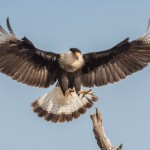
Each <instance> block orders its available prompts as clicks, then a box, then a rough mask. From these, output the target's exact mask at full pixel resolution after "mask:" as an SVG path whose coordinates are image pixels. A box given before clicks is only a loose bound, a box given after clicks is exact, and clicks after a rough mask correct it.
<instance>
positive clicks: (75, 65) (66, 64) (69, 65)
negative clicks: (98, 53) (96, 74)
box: [59, 51, 84, 72]
mask: <svg viewBox="0 0 150 150" xmlns="http://www.w3.org/2000/svg"><path fill="white" fill-rule="evenodd" d="M59 63H60V66H61V67H62V68H63V69H65V70H66V71H68V72H74V71H76V70H79V69H80V68H81V67H82V66H83V65H84V59H83V57H82V54H81V55H80V56H79V59H78V60H77V59H76V58H75V57H73V55H72V52H70V51H69V52H65V53H62V54H61V57H60V59H59Z"/></svg>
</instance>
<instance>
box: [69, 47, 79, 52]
mask: <svg viewBox="0 0 150 150" xmlns="http://www.w3.org/2000/svg"><path fill="white" fill-rule="evenodd" d="M70 51H71V52H72V53H75V52H79V53H81V51H80V50H79V49H77V48H70Z"/></svg>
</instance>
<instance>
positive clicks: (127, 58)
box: [81, 34, 150, 87]
mask: <svg viewBox="0 0 150 150" xmlns="http://www.w3.org/2000/svg"><path fill="white" fill-rule="evenodd" d="M128 40H129V39H128V38H127V39H125V40H123V41H122V42H120V43H119V44H117V45H116V46H114V47H113V48H111V49H109V50H104V51H101V52H93V53H87V54H84V55H83V58H84V60H85V65H84V66H83V68H82V80H81V82H82V85H83V86H86V87H92V86H94V85H96V86H102V85H106V84H108V83H114V82H118V81H119V80H120V79H124V78H125V77H126V76H128V75H131V74H132V73H134V72H137V71H139V70H141V69H143V68H144V67H146V66H147V65H148V63H149V62H150V34H147V35H143V36H141V37H140V38H138V39H137V40H134V41H132V42H129V41H128ZM93 73H94V74H95V75H94V74H93ZM91 75H92V76H94V77H95V78H94V80H92V79H91Z"/></svg>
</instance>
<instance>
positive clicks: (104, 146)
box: [91, 109, 122, 150]
mask: <svg viewBox="0 0 150 150" xmlns="http://www.w3.org/2000/svg"><path fill="white" fill-rule="evenodd" d="M91 119H92V122H93V132H94V135H95V138H96V140H97V144H98V146H99V147H100V149H101V150H122V144H121V145H120V146H119V147H118V148H117V149H116V148H115V147H114V146H113V145H112V144H111V142H110V140H109V139H108V137H107V136H106V134H105V130H104V128H103V124H102V113H101V112H100V111H98V109H96V113H95V114H94V115H91Z"/></svg>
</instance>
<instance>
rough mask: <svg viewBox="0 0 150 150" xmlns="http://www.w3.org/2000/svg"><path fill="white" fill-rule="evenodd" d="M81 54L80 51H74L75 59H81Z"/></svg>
mask: <svg viewBox="0 0 150 150" xmlns="http://www.w3.org/2000/svg"><path fill="white" fill-rule="evenodd" d="M80 55H81V54H80V53H78V52H76V53H74V57H75V59H76V60H78V61H79V56H80Z"/></svg>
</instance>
